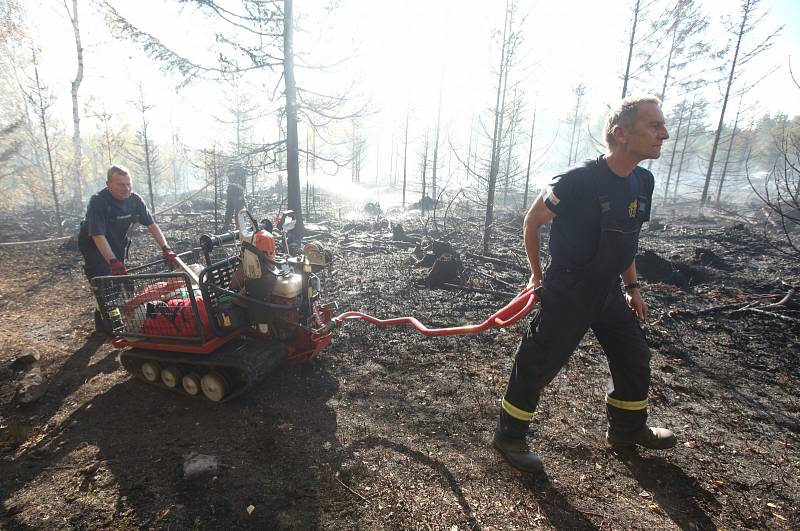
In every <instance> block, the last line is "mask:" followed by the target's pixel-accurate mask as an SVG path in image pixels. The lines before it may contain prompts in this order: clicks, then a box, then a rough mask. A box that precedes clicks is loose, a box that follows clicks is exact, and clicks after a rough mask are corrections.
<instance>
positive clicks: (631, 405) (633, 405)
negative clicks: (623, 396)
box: [606, 395, 647, 411]
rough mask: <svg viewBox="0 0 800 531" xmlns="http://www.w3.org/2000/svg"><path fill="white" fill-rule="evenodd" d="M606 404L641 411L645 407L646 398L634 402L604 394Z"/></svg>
mask: <svg viewBox="0 0 800 531" xmlns="http://www.w3.org/2000/svg"><path fill="white" fill-rule="evenodd" d="M606 404H608V405H610V406H614V407H615V408H617V409H624V410H626V411H641V410H642V409H647V399H646V398H645V399H644V400H637V401H635V402H626V401H625V400H617V399H616V398H611V397H610V396H608V395H606Z"/></svg>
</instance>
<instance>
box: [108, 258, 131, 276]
mask: <svg viewBox="0 0 800 531" xmlns="http://www.w3.org/2000/svg"><path fill="white" fill-rule="evenodd" d="M108 266H109V267H110V268H111V274H112V275H114V276H119V275H127V274H128V270H127V269H125V264H123V263H122V262H120V261H119V260H117V259H116V258H114V259H113V260H111V261H110V262H109V263H108Z"/></svg>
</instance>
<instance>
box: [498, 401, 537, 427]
mask: <svg viewBox="0 0 800 531" xmlns="http://www.w3.org/2000/svg"><path fill="white" fill-rule="evenodd" d="M503 411H505V412H506V413H508V414H509V415H511V416H512V417H514V418H515V419H517V420H522V421H525V422H530V421H531V419H533V413H530V412H528V411H524V410H522V409H520V408H518V407H517V406H515V405H514V404H512V403H511V402H509V401H508V400H506V399H505V398H504V399H503Z"/></svg>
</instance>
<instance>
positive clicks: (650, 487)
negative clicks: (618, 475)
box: [612, 451, 720, 530]
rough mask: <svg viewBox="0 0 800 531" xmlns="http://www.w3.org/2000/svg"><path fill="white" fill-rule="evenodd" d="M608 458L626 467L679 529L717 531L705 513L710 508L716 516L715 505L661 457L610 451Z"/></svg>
mask: <svg viewBox="0 0 800 531" xmlns="http://www.w3.org/2000/svg"><path fill="white" fill-rule="evenodd" d="M612 454H613V455H614V456H615V457H616V458H618V459H619V460H620V461H622V463H624V464H625V466H627V467H628V469H629V470H630V471H631V474H632V475H633V477H634V479H636V481H637V482H638V483H639V485H641V487H642V488H643V489H645V490H646V491H647V492H648V493H650V494H651V495H652V496H653V501H655V502H656V503H657V504H658V507H659V508H660V509H661V510H663V511H664V513H666V515H667V516H668V517H669V518H670V519H671V520H672V521H673V522H674V523H675V525H677V526H678V527H680V528H681V529H692V530H694V529H717V526H716V524H714V522H713V521H712V520H711V517H709V516H708V514H707V512H706V510H707V509H708V508H713V509H714V511H715V512H718V511H719V509H720V505H719V502H718V501H717V499H716V498H715V497H714V495H713V494H711V493H710V492H708V491H707V490H705V489H704V488H703V487H701V486H700V485H699V483H698V482H697V479H695V478H693V477H690V476H687V475H686V473H685V472H684V471H683V470H681V469H680V468H679V467H677V466H675V465H673V464H672V463H670V462H668V461H666V460H665V459H663V458H661V457H656V456H649V457H643V456H641V455H639V454H638V453H636V452H635V451H633V452H632V451H612ZM704 507H705V508H706V509H705V510H704Z"/></svg>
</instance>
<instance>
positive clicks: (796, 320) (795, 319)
mask: <svg viewBox="0 0 800 531" xmlns="http://www.w3.org/2000/svg"><path fill="white" fill-rule="evenodd" d="M741 311H745V312H756V313H761V314H764V315H769V316H770V317H777V318H778V319H783V320H784V321H789V322H792V323H800V319H798V318H797V317H789V316H788V315H781V314H779V313H775V312H767V311H764V310H760V309H758V308H742V310H741Z"/></svg>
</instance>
